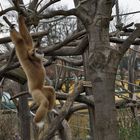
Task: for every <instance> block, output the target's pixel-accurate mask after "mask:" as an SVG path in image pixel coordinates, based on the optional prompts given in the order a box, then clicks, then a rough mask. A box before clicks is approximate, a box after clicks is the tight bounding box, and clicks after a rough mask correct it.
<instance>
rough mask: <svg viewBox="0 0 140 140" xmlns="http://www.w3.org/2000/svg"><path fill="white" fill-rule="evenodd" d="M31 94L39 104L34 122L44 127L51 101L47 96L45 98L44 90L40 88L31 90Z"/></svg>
mask: <svg viewBox="0 0 140 140" xmlns="http://www.w3.org/2000/svg"><path fill="white" fill-rule="evenodd" d="M31 95H32V97H33V100H34V101H35V103H36V104H37V105H38V106H39V107H38V109H37V111H36V115H35V118H34V122H35V123H36V124H37V125H38V126H39V127H42V126H43V125H44V120H45V117H46V114H47V112H48V106H49V102H48V100H47V98H45V96H44V95H43V94H42V91H41V90H39V89H36V90H33V91H31Z"/></svg>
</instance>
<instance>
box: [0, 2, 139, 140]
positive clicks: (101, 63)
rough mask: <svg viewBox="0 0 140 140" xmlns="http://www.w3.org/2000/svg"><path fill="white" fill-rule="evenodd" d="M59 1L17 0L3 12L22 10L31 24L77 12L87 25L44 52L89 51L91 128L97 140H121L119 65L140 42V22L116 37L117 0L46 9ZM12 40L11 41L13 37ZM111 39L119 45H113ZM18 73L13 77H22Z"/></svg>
mask: <svg viewBox="0 0 140 140" xmlns="http://www.w3.org/2000/svg"><path fill="white" fill-rule="evenodd" d="M58 1H59V0H50V1H49V2H47V3H45V4H44V5H43V6H42V7H41V6H40V4H41V2H44V1H39V0H35V1H31V2H30V3H29V5H27V6H25V5H23V2H24V1H20V2H21V4H22V8H21V7H18V6H17V5H16V3H15V1H13V3H14V6H12V7H9V8H7V9H4V10H2V11H0V15H3V14H5V13H7V12H9V11H11V10H15V11H17V12H22V14H23V15H24V16H25V17H27V23H28V25H29V27H30V26H31V25H34V26H37V25H38V24H39V22H40V21H41V20H43V19H50V18H53V17H56V16H62V17H66V16H71V15H74V16H76V17H77V18H78V20H80V22H81V23H82V25H83V27H81V28H80V30H79V31H75V32H73V34H72V35H71V36H68V37H67V38H66V39H64V40H63V41H62V40H60V43H57V44H53V45H50V46H48V45H46V46H44V47H43V48H42V51H43V52H44V53H45V56H53V57H56V56H71V55H83V53H85V52H86V57H85V59H86V61H85V60H84V66H85V67H86V69H85V70H86V80H87V81H86V82H88V83H91V84H92V87H89V88H90V90H89V91H87V90H86V91H87V92H88V94H87V96H88V95H90V96H94V107H93V106H92V108H91V107H90V113H91V114H92V116H91V118H90V119H93V120H94V124H93V125H94V127H93V128H92V131H91V133H94V135H91V137H93V138H94V140H118V139H119V135H118V126H117V115H116V106H115V97H114V90H115V79H116V74H117V68H118V65H119V62H120V60H121V58H122V57H123V55H124V54H125V52H126V51H127V50H128V49H129V47H130V45H131V44H140V41H139V39H138V38H139V34H140V25H139V24H136V25H135V27H136V29H132V30H131V32H129V34H127V35H128V37H127V38H126V39H120V38H117V37H112V36H111V35H110V34H109V23H110V21H111V19H112V17H111V13H112V7H113V6H114V4H115V0H74V2H75V5H76V7H75V8H73V9H70V10H59V9H58V10H52V11H50V12H44V10H46V9H47V8H48V7H49V6H50V5H52V4H54V3H56V2H58ZM121 30H123V31H124V32H127V31H128V29H127V26H124V27H122V29H121ZM35 35H36V36H37V37H39V36H40V34H38V33H36V34H35ZM136 39H137V40H136ZM75 40H78V42H77V43H76V45H73V46H71V45H70V43H73V42H74V41H75ZM6 41H7V38H6V39H5V38H3V39H0V43H3V42H6ZM8 41H10V39H9V38H8ZM110 41H111V42H114V43H118V44H117V45H115V46H111V45H110ZM3 57H4V56H3ZM56 59H57V58H56ZM66 61H67V60H66ZM16 62H17V61H16ZM51 62H52V61H51ZM18 66H19V65H16V66H15V65H14V64H12V65H8V66H7V67H6V69H5V71H3V69H1V70H0V73H1V76H0V77H3V76H6V77H10V76H11V75H10V74H11V73H10V72H9V71H10V70H11V69H13V68H15V67H18ZM16 76H17V75H16ZM16 76H14V77H12V78H15V79H16V80H19V78H17V77H16ZM76 89H77V88H76ZM77 92H78V93H79V92H81V90H80V89H78V91H76V92H75V94H76V93H77ZM89 92H90V93H89ZM78 93H77V94H78ZM75 94H74V96H72V95H70V96H69V97H68V100H67V101H66V103H65V105H64V106H63V107H62V109H61V111H60V113H59V115H58V116H57V117H56V118H55V120H54V122H53V123H52V124H50V126H49V128H50V129H49V130H48V131H47V132H46V134H45V135H44V136H43V137H44V139H48V140H50V138H52V136H53V134H54V132H55V131H56V130H58V129H59V126H60V125H61V122H62V121H63V120H64V118H65V117H66V116H67V114H68V113H69V110H70V108H71V106H72V104H73V101H74V100H75V99H76V98H77V95H75ZM92 101H93V99H92ZM93 111H94V114H93ZM91 114H90V115H91Z"/></svg>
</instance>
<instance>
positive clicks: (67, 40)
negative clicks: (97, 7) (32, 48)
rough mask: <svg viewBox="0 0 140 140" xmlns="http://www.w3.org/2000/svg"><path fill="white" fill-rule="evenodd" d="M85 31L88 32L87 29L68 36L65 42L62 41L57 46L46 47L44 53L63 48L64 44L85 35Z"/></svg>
mask: <svg viewBox="0 0 140 140" xmlns="http://www.w3.org/2000/svg"><path fill="white" fill-rule="evenodd" d="M85 33H86V31H85V30H83V31H81V32H78V33H76V34H73V35H72V36H70V37H67V38H66V39H65V40H64V41H63V42H61V43H59V44H57V45H55V46H51V47H47V48H46V49H44V53H45V54H48V53H50V52H52V51H55V50H58V49H60V48H62V47H63V46H64V45H67V44H68V43H70V42H71V41H73V40H74V39H77V38H78V37H80V36H82V35H84V34H85Z"/></svg>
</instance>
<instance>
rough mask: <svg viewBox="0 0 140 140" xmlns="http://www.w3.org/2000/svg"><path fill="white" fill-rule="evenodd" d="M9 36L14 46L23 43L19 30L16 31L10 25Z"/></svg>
mask: <svg viewBox="0 0 140 140" xmlns="http://www.w3.org/2000/svg"><path fill="white" fill-rule="evenodd" d="M10 37H11V40H12V42H13V43H14V44H15V46H20V45H23V44H24V41H23V39H22V37H21V35H20V34H19V32H17V31H16V29H15V28H14V27H12V28H11V30H10Z"/></svg>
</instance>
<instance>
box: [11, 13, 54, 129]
mask: <svg viewBox="0 0 140 140" xmlns="http://www.w3.org/2000/svg"><path fill="white" fill-rule="evenodd" d="M18 24H19V32H17V31H16V29H15V28H14V27H13V26H12V27H11V30H10V37H11V40H12V42H13V44H14V45H15V50H16V55H17V57H18V59H19V62H20V64H21V66H22V68H23V70H24V72H25V74H26V76H27V82H28V89H29V93H30V94H31V95H32V98H33V100H34V101H35V103H36V104H37V105H38V109H37V111H36V115H35V117H34V122H35V123H36V124H37V125H38V126H39V127H41V126H42V125H43V124H44V119H45V117H46V115H47V113H48V111H50V110H52V109H53V107H54V105H55V90H54V88H53V87H52V86H45V85H44V82H45V76H46V73H45V68H44V66H43V63H42V58H43V55H42V54H40V53H39V52H38V49H37V48H35V46H34V44H33V40H32V37H31V36H30V33H29V31H28V29H27V27H26V24H25V19H24V17H23V16H22V15H19V19H18Z"/></svg>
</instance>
